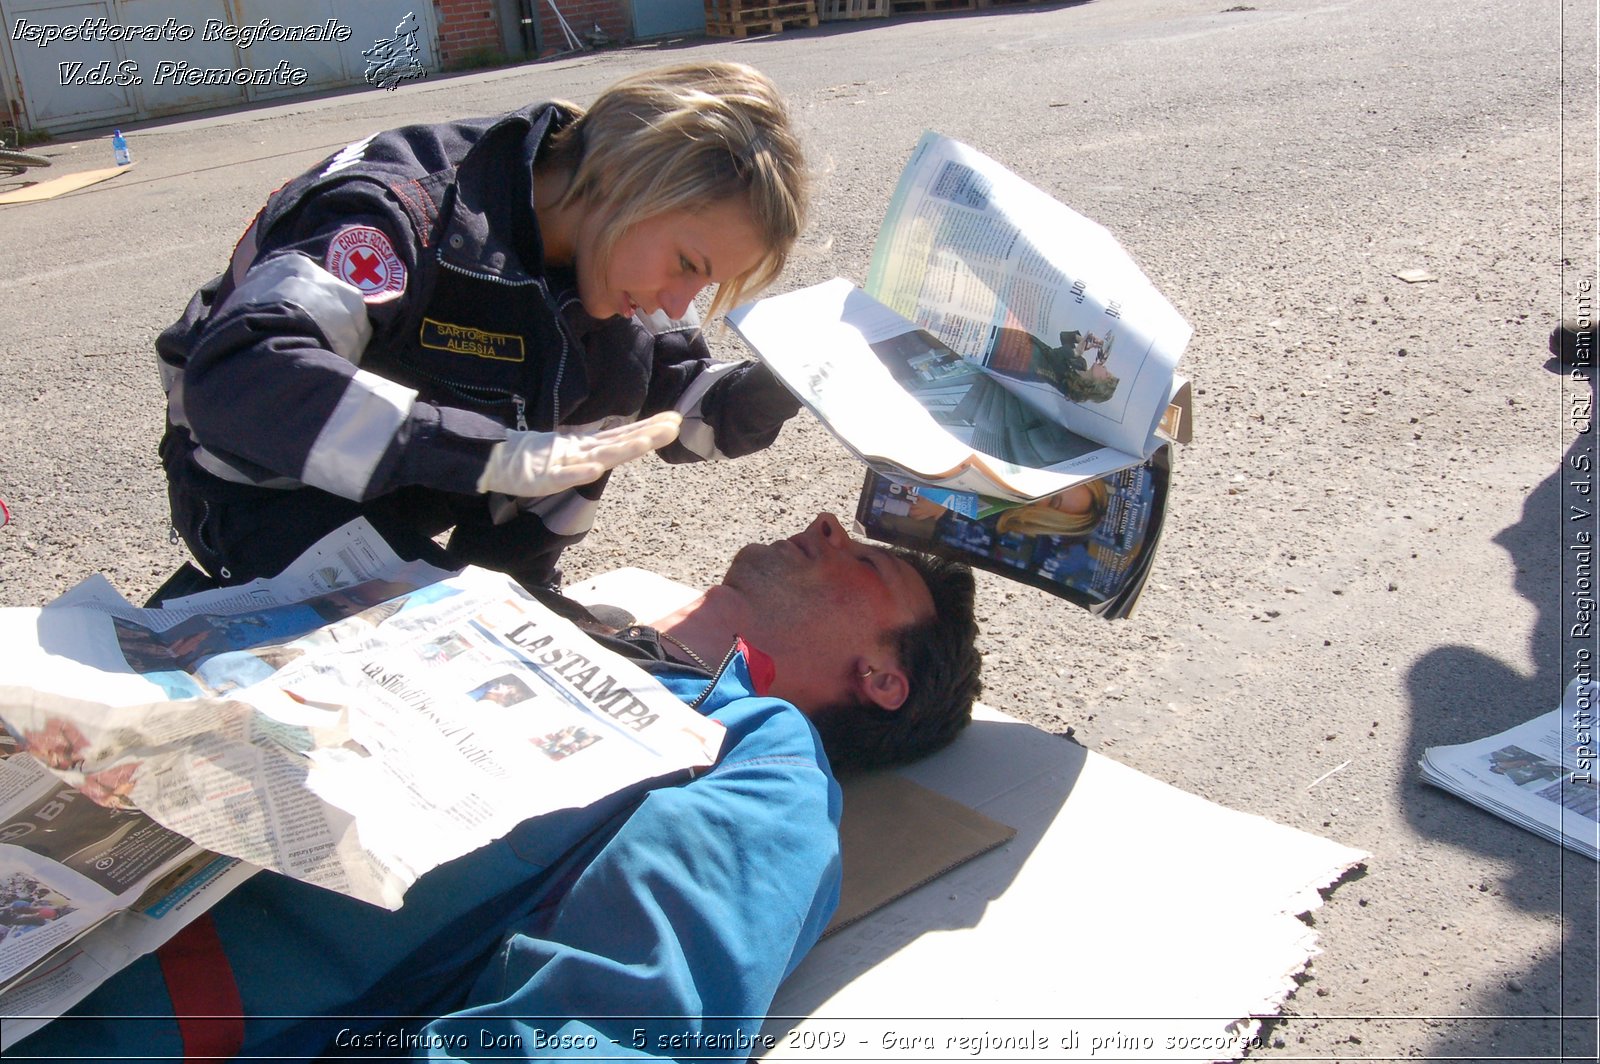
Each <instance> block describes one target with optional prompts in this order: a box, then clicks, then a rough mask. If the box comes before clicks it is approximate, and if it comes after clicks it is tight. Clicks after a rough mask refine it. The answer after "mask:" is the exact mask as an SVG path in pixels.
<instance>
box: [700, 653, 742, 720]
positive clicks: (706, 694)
mask: <svg viewBox="0 0 1600 1064" xmlns="http://www.w3.org/2000/svg"><path fill="white" fill-rule="evenodd" d="M738 653H739V640H738V639H734V641H733V645H732V646H730V647H729V648H728V652H727V653H726V654H724V655H722V664H720V665H718V666H717V670H716V671H715V672H713V673H712V674H711V682H710V683H709V684H707V685H706V689H705V690H704V691H701V692H700V694H699V695H698V696H696V698H695V700H694V701H693V702H690V703H689V708H690V709H699V708H700V706H701V704H702V703H703V702H705V700H706V699H708V698H710V697H711V692H712V691H714V690H716V687H717V684H718V683H719V682H721V680H722V674H723V673H725V672H727V671H728V666H729V665H732V664H733V659H734V655H736V654H738Z"/></svg>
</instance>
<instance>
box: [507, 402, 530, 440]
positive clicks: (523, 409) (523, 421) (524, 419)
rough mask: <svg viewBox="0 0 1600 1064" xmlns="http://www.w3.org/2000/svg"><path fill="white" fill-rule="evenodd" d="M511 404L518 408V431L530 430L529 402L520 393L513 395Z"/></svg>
mask: <svg viewBox="0 0 1600 1064" xmlns="http://www.w3.org/2000/svg"><path fill="white" fill-rule="evenodd" d="M511 405H512V406H514V407H516V408H517V431H518V432H527V431H528V402H527V400H525V399H523V398H522V396H520V395H513V396H512V397H511Z"/></svg>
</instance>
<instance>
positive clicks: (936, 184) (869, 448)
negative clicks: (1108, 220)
mask: <svg viewBox="0 0 1600 1064" xmlns="http://www.w3.org/2000/svg"><path fill="white" fill-rule="evenodd" d="M1015 219H1026V220H1027V221H1026V225H1025V226H1023V225H1021V224H1019V223H1018V222H1017V221H1015ZM868 288H869V290H870V291H871V292H873V293H874V294H875V295H876V296H877V297H878V298H874V295H869V294H868V293H867V292H863V291H861V290H859V289H857V288H856V287H854V286H853V285H852V284H851V283H850V282H849V281H847V280H844V279H835V280H832V281H828V282H824V283H823V284H820V285H815V286H813V287H811V288H806V289H802V290H800V291H796V292H789V293H786V294H784V295H780V296H773V297H769V298H767V299H762V300H758V301H756V302H754V303H751V304H747V305H745V306H742V307H739V308H737V309H735V310H734V311H733V312H732V313H730V314H729V316H728V320H729V322H730V324H732V326H733V327H734V329H735V330H736V331H737V332H738V333H739V335H740V336H741V337H742V338H743V339H744V340H745V342H746V343H747V344H749V346H750V347H751V348H752V349H753V350H754V351H755V353H756V354H757V356H758V357H760V358H761V359H762V361H764V362H766V363H767V364H768V365H769V366H771V367H772V369H773V370H774V372H775V373H776V374H777V375H778V376H779V378H780V379H782V380H783V382H784V383H785V384H786V385H787V386H788V387H789V388H790V390H791V391H793V392H794V393H795V395H796V396H798V397H799V398H800V400H801V401H802V402H803V403H805V404H806V405H807V406H808V407H809V408H810V409H811V410H812V411H813V412H814V413H815V414H816V415H817V416H818V417H819V418H820V419H821V420H822V421H823V423H824V424H826V425H827V426H828V427H829V428H830V429H831V430H832V431H833V432H834V433H835V434H836V435H837V436H838V437H839V438H840V439H841V440H842V441H843V442H844V443H845V445H846V446H847V447H849V448H851V450H853V451H854V452H855V453H856V454H857V455H858V456H859V457H861V458H862V459H863V460H865V461H866V462H867V463H868V464H869V465H873V466H875V467H877V468H879V469H880V471H883V472H886V473H893V472H898V473H900V474H902V475H907V476H910V477H911V478H913V479H915V480H918V481H921V482H923V483H925V484H929V485H933V486H937V487H941V488H946V489H949V490H954V491H962V492H969V493H973V494H977V495H983V496H988V497H993V498H1000V499H1006V500H1009V501H1011V502H1016V503H1020V502H1028V501H1032V500H1036V499H1041V498H1043V497H1045V496H1048V495H1052V494H1056V493H1058V492H1061V491H1063V490H1066V489H1068V488H1070V487H1072V486H1074V485H1076V484H1081V483H1084V482H1086V481H1089V480H1093V479H1096V478H1099V477H1104V476H1106V475H1108V474H1111V473H1114V472H1116V471H1118V470H1120V469H1126V468H1130V467H1133V466H1137V465H1139V464H1140V463H1142V462H1144V461H1147V460H1148V459H1150V458H1151V457H1152V456H1153V455H1154V453H1155V451H1156V450H1157V448H1159V447H1160V446H1161V445H1162V444H1163V443H1164V442H1166V441H1168V440H1177V441H1180V442H1181V441H1183V440H1186V439H1187V438H1188V425H1187V416H1186V415H1187V409H1188V402H1189V399H1188V389H1187V387H1186V385H1185V383H1184V382H1183V381H1182V379H1181V378H1179V377H1177V376H1176V373H1175V368H1176V365H1177V361H1178V357H1179V355H1180V354H1181V353H1182V350H1183V347H1184V345H1185V344H1186V343H1187V342H1188V339H1189V336H1190V334H1191V330H1190V328H1189V326H1188V325H1187V324H1186V323H1185V322H1184V321H1183V319H1182V318H1181V317H1180V316H1179V315H1178V313H1177V311H1176V310H1174V309H1173V308H1172V306H1171V304H1169V303H1168V302H1167V301H1166V300H1165V299H1164V298H1162V296H1161V295H1160V293H1159V292H1157V291H1156V290H1155V288H1154V287H1153V286H1152V285H1151V284H1150V283H1149V281H1148V280H1146V279H1145V277H1144V275H1143V274H1141V273H1140V272H1139V270H1138V267H1137V266H1135V265H1134V264H1133V262H1132V260H1131V259H1130V258H1129V257H1128V256H1127V254H1126V253H1125V252H1124V251H1123V250H1122V249H1121V248H1120V247H1119V246H1118V245H1117V243H1116V241H1115V240H1114V239H1112V237H1111V236H1110V234H1109V233H1107V232H1106V231H1105V230H1104V229H1102V228H1101V227H1100V226H1098V225H1096V224H1094V223H1093V222H1090V221H1089V220H1088V219H1086V218H1083V217H1082V216H1081V215H1078V214H1076V213H1075V212H1073V211H1072V210H1070V209H1069V208H1067V207H1065V206H1063V205H1062V204H1060V203H1057V202H1056V201H1054V200H1052V199H1050V198H1049V197H1048V196H1046V195H1045V194H1044V193H1042V192H1040V191H1039V190H1037V189H1035V188H1033V187H1032V186H1030V185H1028V184H1027V183H1026V182H1024V181H1022V180H1021V179H1020V178H1018V177H1016V176H1015V175H1013V174H1011V173H1010V172H1009V171H1007V170H1005V169H1004V168H1003V167H1001V166H1000V165H999V164H998V163H995V162H994V161H993V160H991V159H988V158H986V157H984V156H983V155H981V154H979V153H977V152H975V151H973V150H972V149H970V148H967V147H966V146H964V145H961V144H958V143H956V142H955V141H951V140H948V139H947V138H944V137H940V136H938V135H936V134H931V133H930V134H927V135H925V136H924V137H923V139H922V142H921V143H920V144H919V145H918V146H917V150H916V152H915V153H914V154H913V156H912V159H911V162H910V163H909V165H908V166H907V167H906V170H905V172H904V174H903V175H902V176H901V179H900V183H899V187H898V188H897V190H896V192H895V195H894V199H893V201H892V203H891V206H890V209H889V212H888V214H887V216H886V217H885V219H884V223H883V228H882V230H881V232H880V233H879V238H878V243H877V246H876V250H875V253H874V257H873V263H872V270H871V274H870V280H869V284H868ZM880 300H882V301H881V302H880Z"/></svg>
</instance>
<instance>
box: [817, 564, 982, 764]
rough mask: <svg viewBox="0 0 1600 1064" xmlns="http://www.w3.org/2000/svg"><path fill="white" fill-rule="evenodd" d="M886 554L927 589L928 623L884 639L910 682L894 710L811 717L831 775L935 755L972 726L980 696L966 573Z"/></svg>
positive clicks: (853, 709) (857, 708)
mask: <svg viewBox="0 0 1600 1064" xmlns="http://www.w3.org/2000/svg"><path fill="white" fill-rule="evenodd" d="M893 553H894V555H895V556H896V557H898V558H900V559H901V560H902V561H904V562H905V563H906V564H908V565H910V566H911V567H912V568H913V569H915V570H916V571H917V574H918V575H919V576H921V577H922V580H923V583H925V584H927V585H928V592H929V594H931V595H932V596H933V619H932V620H929V621H926V622H924V623H922V624H914V625H911V626H910V627H907V628H902V629H901V630H900V631H899V632H896V633H894V635H893V636H891V639H892V640H893V644H894V647H895V650H896V653H897V654H898V656H899V659H900V665H901V666H902V667H903V668H904V669H905V671H906V676H907V677H908V678H909V679H910V682H911V691H910V693H909V694H908V695H907V696H906V700H905V702H904V703H903V704H902V705H901V706H900V708H899V709H880V708H879V707H877V706H874V705H871V704H867V705H857V704H852V705H843V706H832V707H829V708H828V709H826V710H824V711H823V712H821V713H818V714H815V715H814V716H813V717H812V723H813V724H815V725H816V727H817V731H818V732H820V733H821V735H822V746H823V749H824V750H826V751H827V753H828V761H829V763H830V764H831V765H832V766H833V768H834V771H836V772H839V771H846V770H852V771H853V770H859V769H868V768H883V767H887V766H890V765H900V764H904V763H905V762H907V761H915V760H916V759H917V758H919V757H926V756H927V755H929V754H931V753H933V752H934V751H935V750H939V749H941V748H942V747H944V746H946V745H947V744H949V742H950V741H951V740H952V739H954V738H955V737H956V735H958V734H959V733H960V731H961V729H962V728H965V727H966V726H967V724H968V722H969V721H971V720H972V703H973V702H974V701H976V700H977V697H978V693H979V691H980V690H981V689H982V684H981V682H980V681H979V678H978V673H979V671H980V670H981V668H982V665H983V659H982V655H980V654H979V653H978V622H977V619H976V617H975V616H974V614H973V592H974V587H973V580H972V570H971V569H969V568H967V567H966V566H965V565H962V564H961V563H960V562H953V561H950V560H948V559H946V558H938V557H934V556H932V555H928V554H918V553H916V552H915V551H908V550H898V549H894V550H893Z"/></svg>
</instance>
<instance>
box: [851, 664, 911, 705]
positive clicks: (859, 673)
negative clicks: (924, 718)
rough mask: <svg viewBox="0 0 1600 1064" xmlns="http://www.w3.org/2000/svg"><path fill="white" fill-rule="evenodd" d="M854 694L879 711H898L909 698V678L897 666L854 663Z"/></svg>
mask: <svg viewBox="0 0 1600 1064" xmlns="http://www.w3.org/2000/svg"><path fill="white" fill-rule="evenodd" d="M856 694H857V695H858V696H859V697H860V698H861V700H862V701H863V702H870V703H871V704H872V705H875V706H877V707H878V708H879V709H889V710H894V709H899V708H900V707H901V706H903V705H905V702H906V699H907V698H909V697H910V696H911V678H910V677H908V676H907V675H906V672H905V670H904V669H902V668H901V667H900V666H899V664H880V665H872V664H870V663H869V662H868V661H867V659H866V658H859V659H857V661H856Z"/></svg>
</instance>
